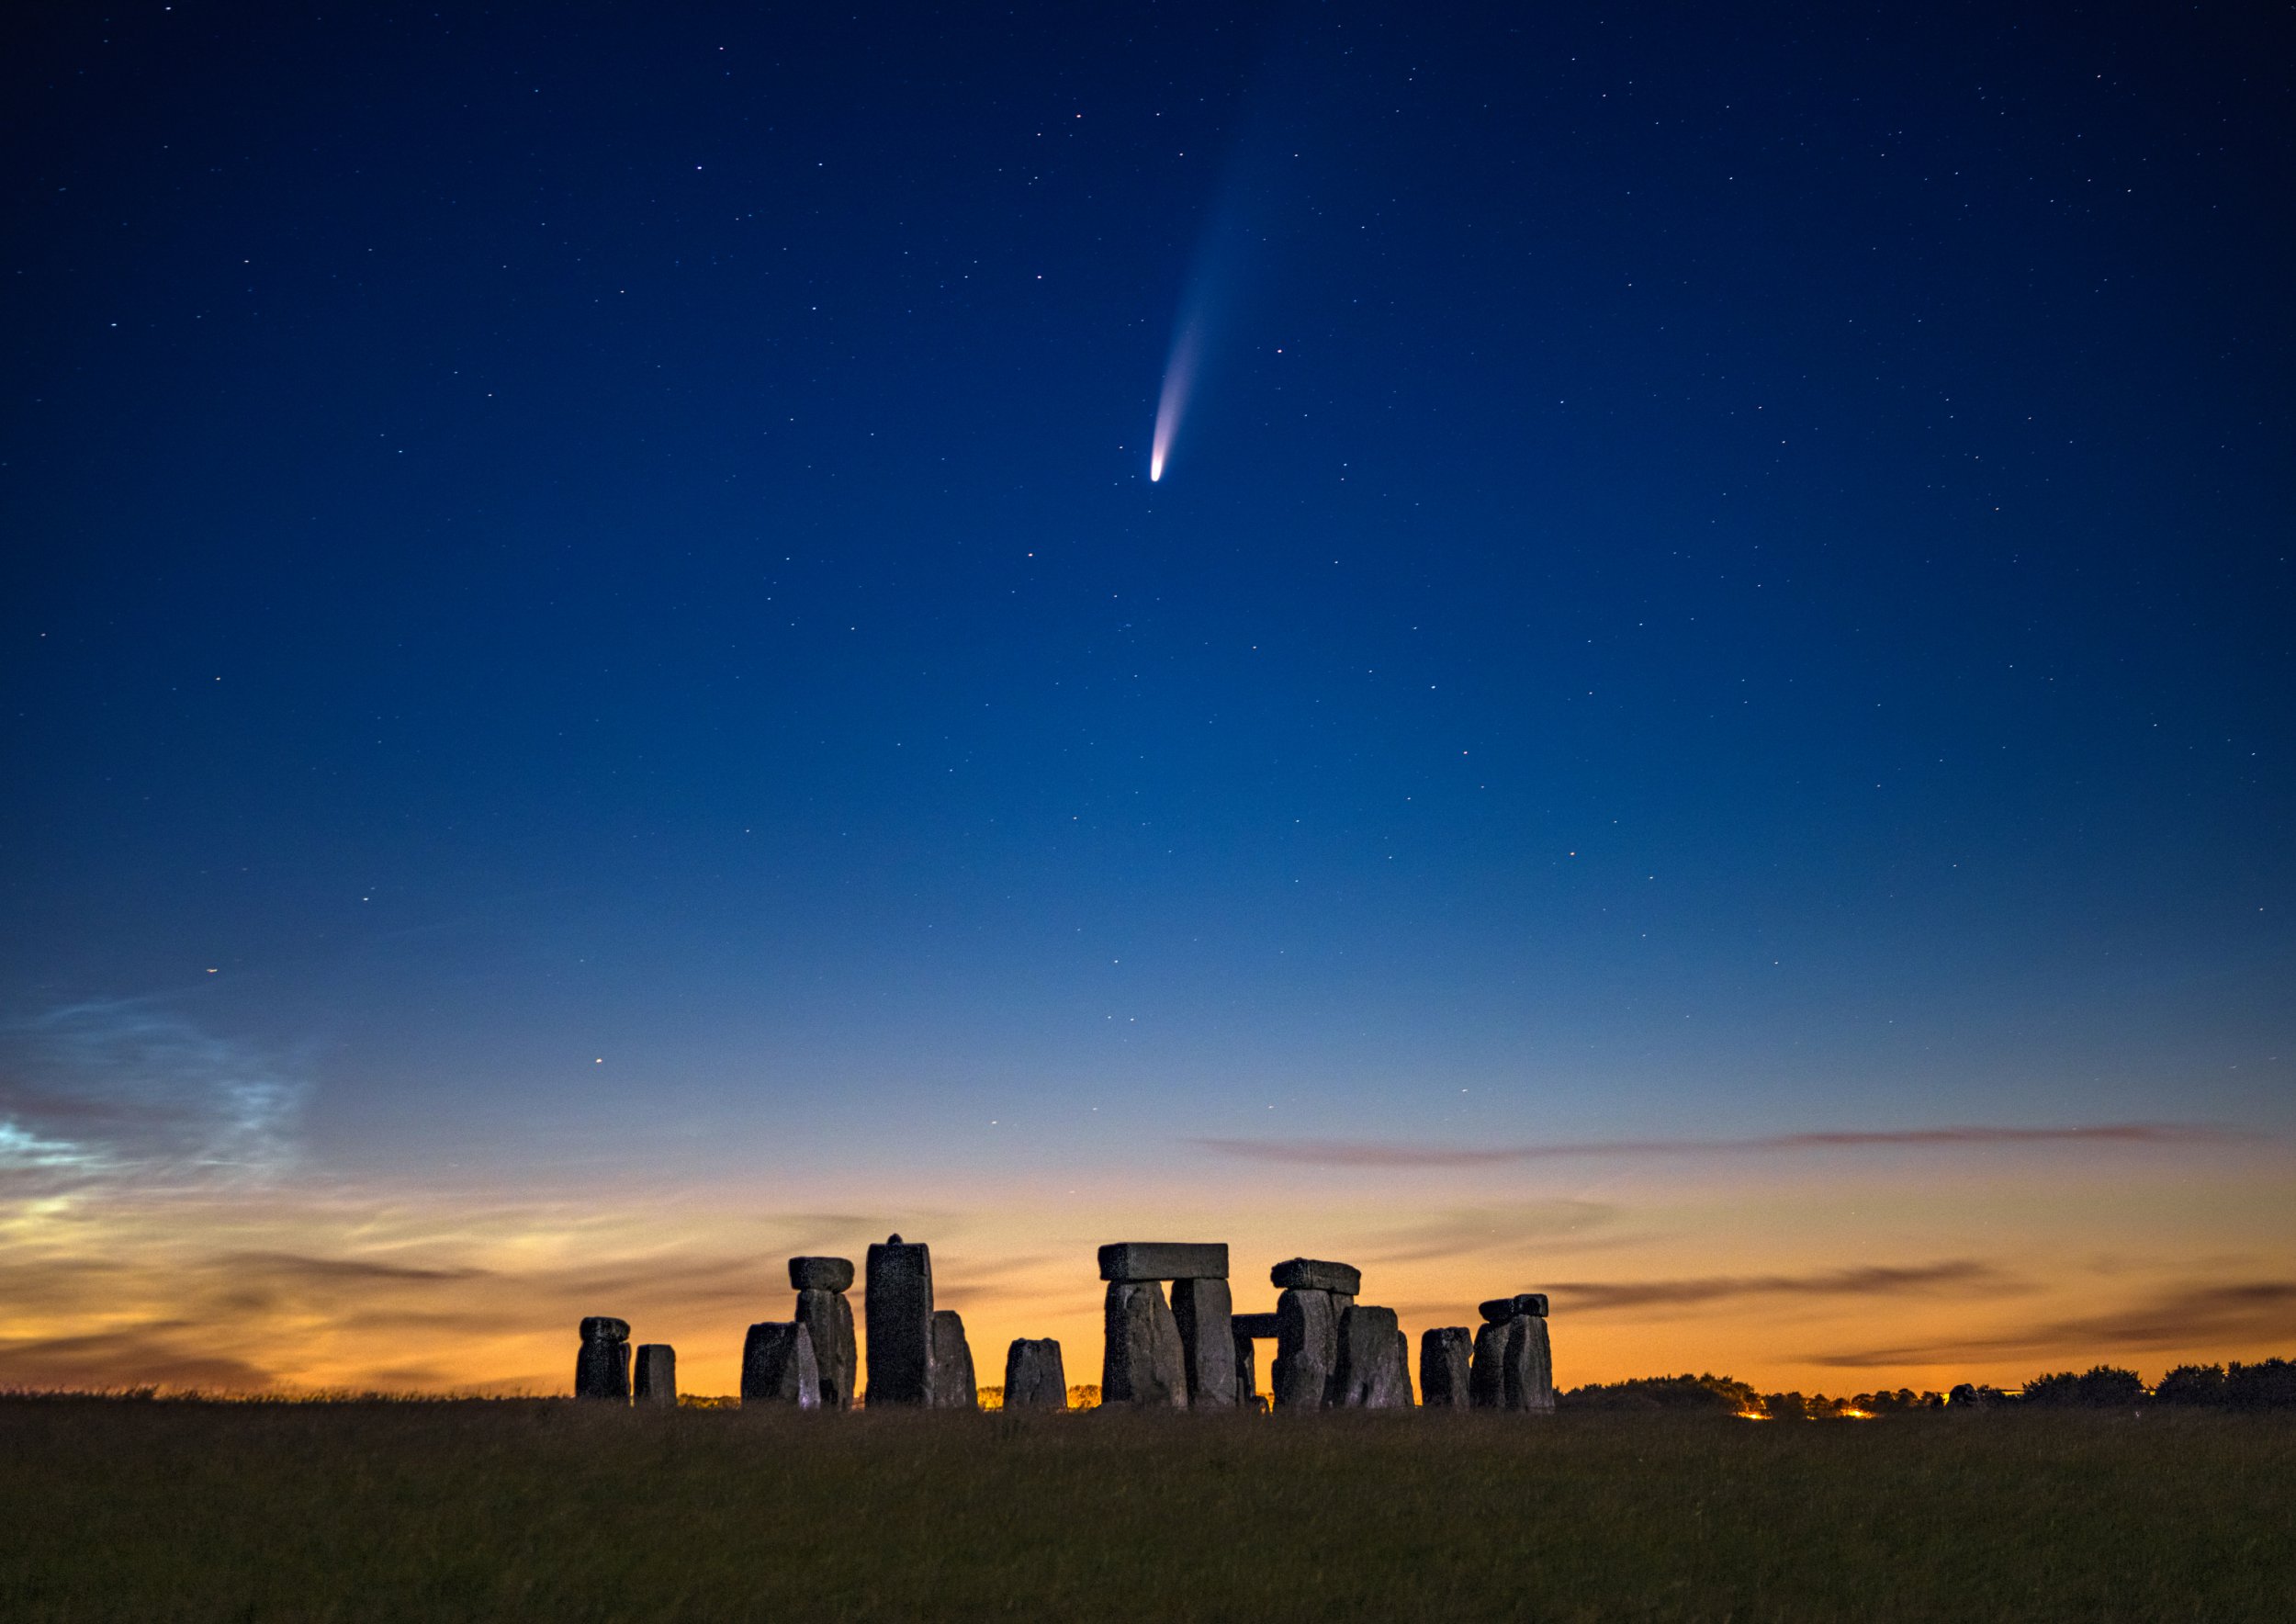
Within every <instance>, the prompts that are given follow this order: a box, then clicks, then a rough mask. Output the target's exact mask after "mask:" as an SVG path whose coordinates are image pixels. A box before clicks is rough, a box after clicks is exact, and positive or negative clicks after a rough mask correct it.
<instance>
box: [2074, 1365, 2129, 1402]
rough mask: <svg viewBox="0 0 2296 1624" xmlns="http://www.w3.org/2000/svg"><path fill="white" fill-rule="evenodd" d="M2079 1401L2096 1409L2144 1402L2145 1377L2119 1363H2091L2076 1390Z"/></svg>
mask: <svg viewBox="0 0 2296 1624" xmlns="http://www.w3.org/2000/svg"><path fill="white" fill-rule="evenodd" d="M2075 1393H2076V1397H2077V1400H2078V1402H2080V1403H2081V1404H2088V1405H2089V1406H2090V1407H2092V1408H2096V1409H2114V1408H2119V1407H2121V1406H2123V1405H2128V1404H2143V1403H2144V1377H2142V1376H2140V1375H2138V1374H2137V1373H2136V1372H2135V1371H2134V1370H2122V1369H2121V1368H2120V1367H2119V1366H2118V1365H2091V1366H2090V1367H2089V1368H2088V1371H2087V1373H2086V1374H2084V1375H2083V1376H2082V1377H2081V1380H2080V1385H2079V1386H2078V1387H2077V1389H2076V1390H2075Z"/></svg>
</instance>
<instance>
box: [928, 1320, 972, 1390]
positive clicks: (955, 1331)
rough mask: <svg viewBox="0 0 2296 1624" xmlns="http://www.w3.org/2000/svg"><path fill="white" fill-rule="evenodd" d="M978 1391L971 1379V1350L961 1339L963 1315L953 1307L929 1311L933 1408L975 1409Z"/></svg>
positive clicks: (969, 1345)
mask: <svg viewBox="0 0 2296 1624" xmlns="http://www.w3.org/2000/svg"><path fill="white" fill-rule="evenodd" d="M980 1407H981V1390H980V1386H979V1384H978V1383H977V1382H974V1379H973V1347H972V1344H970V1343H968V1342H967V1341H966V1340H965V1339H964V1316H963V1315H962V1314H959V1313H958V1312H957V1311H956V1310H955V1309H953V1308H940V1309H935V1310H934V1311H933V1408H934V1409H936V1410H977V1409H979V1408H980Z"/></svg>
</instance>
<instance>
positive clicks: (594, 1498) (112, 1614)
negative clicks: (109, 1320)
mask: <svg viewBox="0 0 2296 1624" xmlns="http://www.w3.org/2000/svg"><path fill="white" fill-rule="evenodd" d="M801 1609H802V1612H801ZM784 1614H787V1615H788V1616H791V1617H798V1616H802V1617H804V1618H808V1619H814V1620H821V1619H834V1618H895V1619H913V1618H1005V1617H1019V1618H1038V1619H1054V1618H1205V1619H1245V1620H1251V1621H1252V1624H1267V1621H1270V1620H1283V1619H1294V1618H1299V1619H1306V1618H1313V1619H1316V1620H1317V1621H1318V1624H1334V1620H1338V1619H1347V1618H1372V1617H1375V1616H1376V1617H1382V1618H1389V1619H1415V1618H1442V1619H1467V1618H1557V1619H1567V1618H1666V1619H1690V1618H1705V1619H1733V1620H1766V1619H1799V1618H1856V1619H1892V1618H1908V1619H1913V1618H1919V1619H1940V1618H2002V1619H2010V1618H2014V1619H2020V1620H2034V1619H2099V1618H2132V1619H2134V1618H2142V1619H2148V1620H2150V1619H2178V1618H2190V1619H2211V1620H2222V1619H2235V1618H2290V1617H2291V1616H2296V1418H2291V1417H2286V1416H2279V1415H2267V1416H2249V1417H2231V1416H2223V1415H2172V1414H2167V1413H2163V1412H2159V1411H2148V1412H2146V1413H2145V1414H2144V1415H2141V1416H2132V1415H2126V1414H2118V1415H2081V1414H2070V1415H2067V1414H2058V1415H1968V1416H1961V1417H1956V1416H1953V1415H1951V1414H1945V1415H1915V1416H1905V1417H1897V1418H1894V1419H1890V1420H1887V1421H1879V1422H1874V1423H1867V1424H1859V1423H1818V1424H1808V1423H1805V1424H1792V1423H1784V1424H1766V1425H1765V1424H1753V1423H1746V1422H1739V1421H1732V1420H1729V1419H1727V1418H1706V1417H1671V1416H1662V1415H1650V1416H1644V1415H1579V1416H1571V1415H1564V1416H1560V1417H1556V1418H1553V1419H1550V1420H1547V1421H1533V1420H1529V1419H1526V1418H1523V1417H1516V1416H1503V1415H1458V1416H1450V1415H1441V1416H1438V1415H1324V1416H1318V1417H1311V1418H1291V1417H1266V1416H1256V1415H1232V1416H1225V1417H1211V1416H1184V1415H1183V1416H1163V1417H1157V1416H1144V1415H1119V1414H1111V1413H1108V1412H1097V1413H1080V1414H1075V1415H1052V1416H1019V1415H988V1414H983V1415H949V1414H939V1415H896V1414H881V1415H850V1416H820V1415H759V1414H755V1413H751V1414H743V1413H741V1412H739V1411H728V1410H701V1409H688V1410H683V1411H679V1412H675V1413H671V1414H668V1415H663V1414H645V1413H634V1412H607V1413H604V1414H600V1413H598V1412H597V1411H595V1410H587V1411H585V1410H582V1409H579V1408H577V1407H576V1406H575V1405H573V1404H570V1403H565V1402H547V1401H535V1402H523V1401H512V1402H492V1403H487V1402H472V1403H439V1404H421V1403H400V1404H380V1403H378V1404H256V1405H250V1404H193V1403H165V1402H162V1403H134V1402H118V1401H113V1402H107V1401H101V1400H86V1401H65V1400H33V1401H13V1402H10V1401H0V1618H7V1619H10V1620H13V1621H16V1624H34V1621H36V1620H51V1619H91V1618H134V1619H138V1620H163V1619H226V1618H228V1619H281V1620H288V1619H292V1620H297V1621H298V1624H312V1621H320V1620H333V1619H390V1620H394V1621H400V1620H416V1619H422V1620H431V1619H465V1618H547V1619H550V1620H554V1621H572V1620H582V1619H609V1618H612V1619H622V1618H630V1619H718V1618H726V1619H747V1618H760V1619H763V1618H776V1617H780V1616H782V1615H784Z"/></svg>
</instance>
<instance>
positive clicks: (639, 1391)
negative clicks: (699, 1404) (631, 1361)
mask: <svg viewBox="0 0 2296 1624" xmlns="http://www.w3.org/2000/svg"><path fill="white" fill-rule="evenodd" d="M633 1396H634V1397H636V1400H637V1402H638V1403H640V1404H666V1405H668V1406H669V1407H670V1408H671V1409H673V1410H674V1409H676V1408H677V1407H678V1350H677V1349H676V1348H672V1347H670V1344H669V1343H667V1342H644V1343H640V1344H639V1345H638V1350H637V1380H636V1382H635V1383H633Z"/></svg>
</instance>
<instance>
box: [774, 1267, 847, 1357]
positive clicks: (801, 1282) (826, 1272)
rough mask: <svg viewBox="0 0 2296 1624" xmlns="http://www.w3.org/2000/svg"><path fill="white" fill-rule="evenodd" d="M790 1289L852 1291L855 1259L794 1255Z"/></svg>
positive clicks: (790, 1273)
mask: <svg viewBox="0 0 2296 1624" xmlns="http://www.w3.org/2000/svg"><path fill="white" fill-rule="evenodd" d="M789 1289H790V1290H791V1291H851V1290H852V1289H853V1260H852V1259H851V1258H850V1257H792V1258H791V1259H790V1260H789ZM815 1351H816V1352H818V1351H819V1349H817V1348H816V1350H815Z"/></svg>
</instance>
